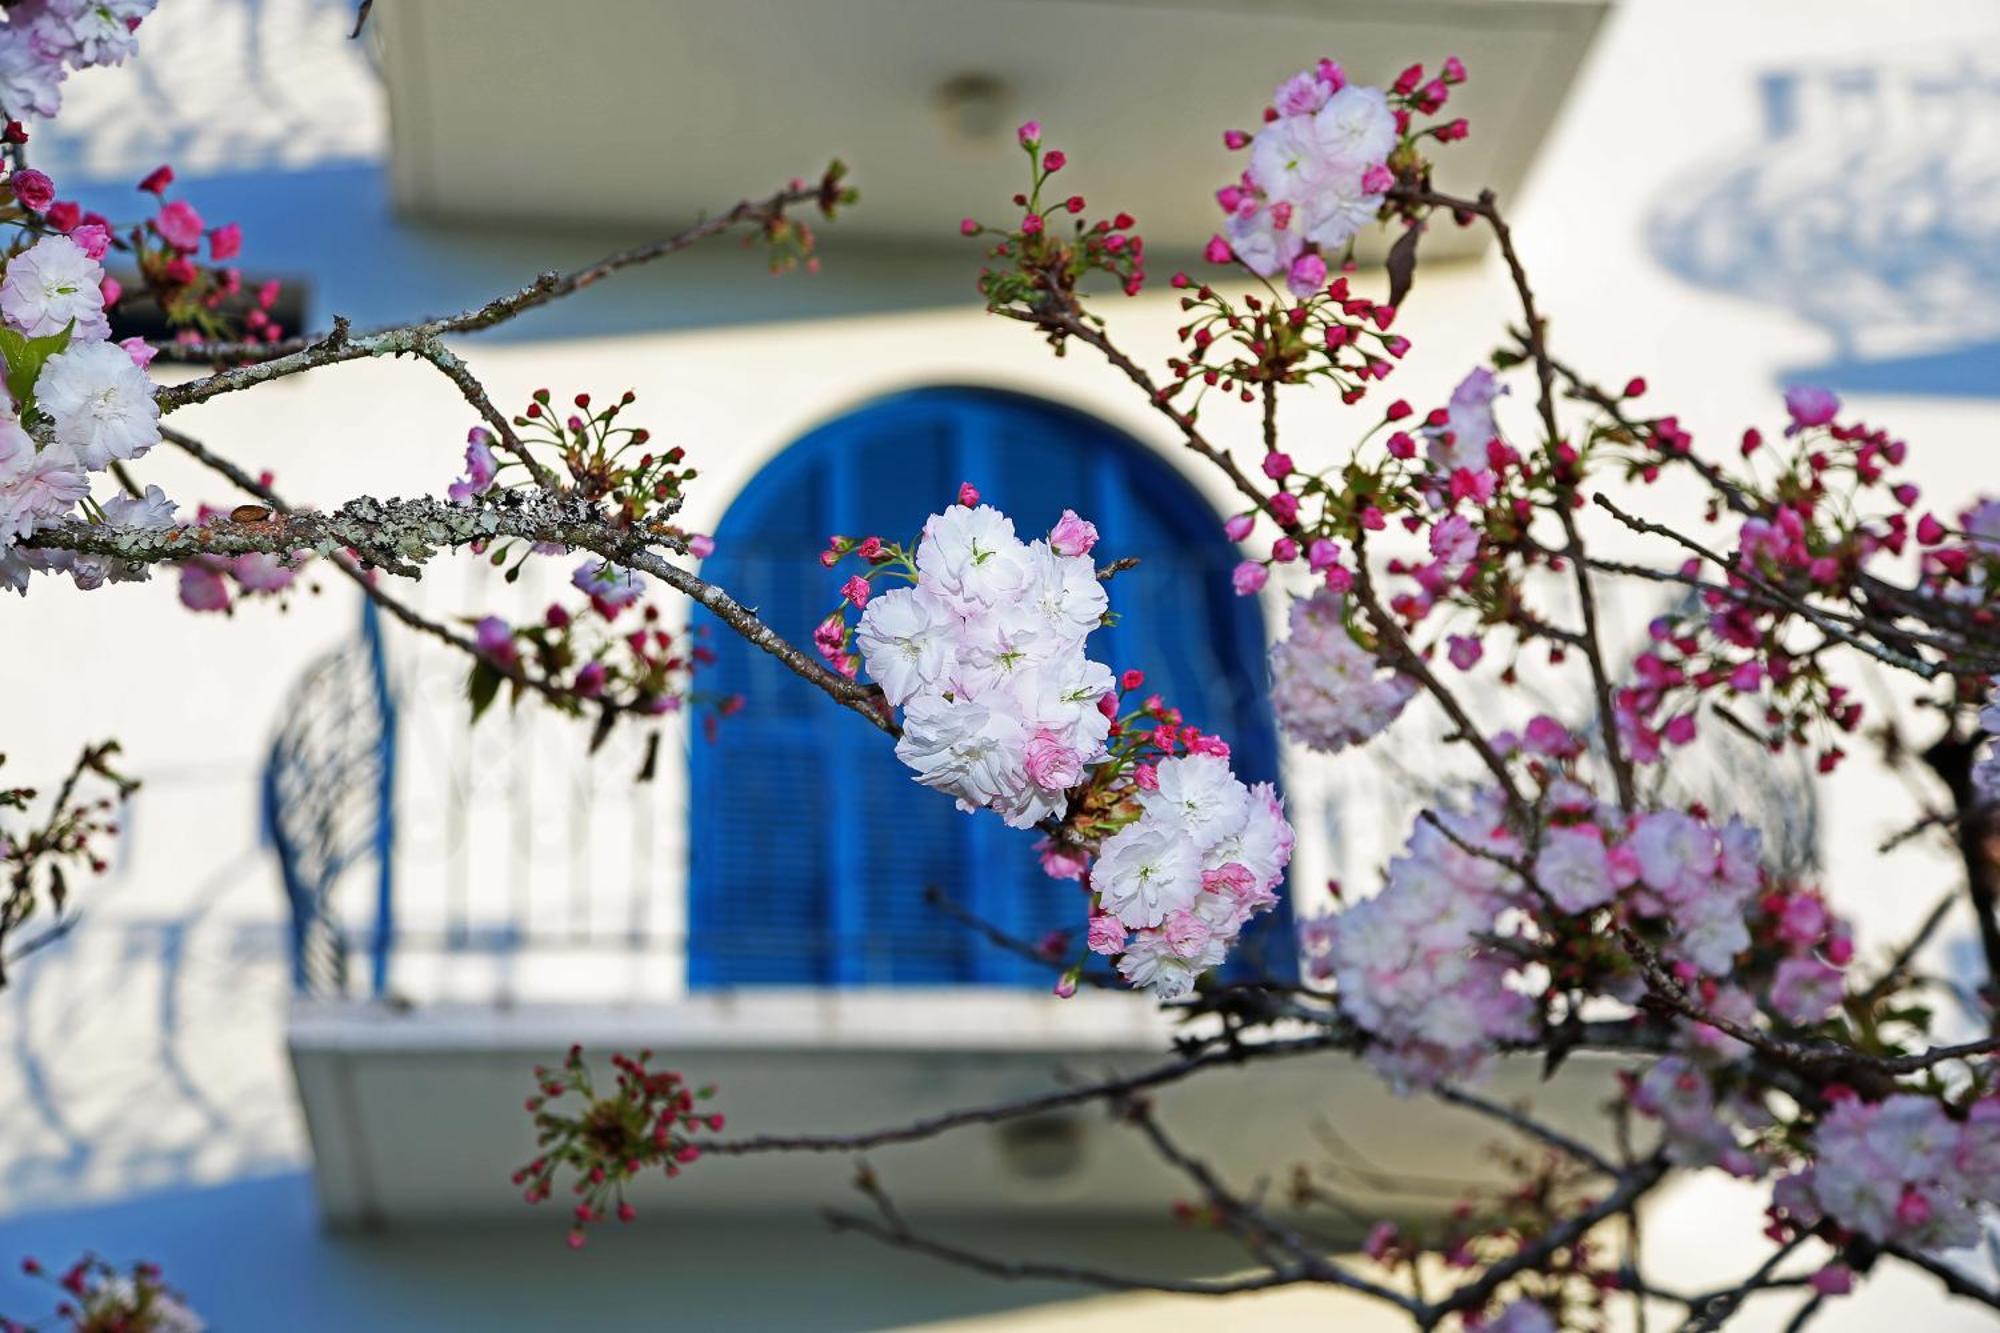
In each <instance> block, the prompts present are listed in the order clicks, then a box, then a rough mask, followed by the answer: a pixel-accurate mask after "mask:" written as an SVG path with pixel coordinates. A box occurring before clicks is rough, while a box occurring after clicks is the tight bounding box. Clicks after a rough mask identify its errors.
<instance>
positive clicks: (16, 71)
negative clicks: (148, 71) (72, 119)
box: [0, 0, 159, 120]
mask: <svg viewBox="0 0 2000 1333" xmlns="http://www.w3.org/2000/svg"><path fill="white" fill-rule="evenodd" d="M158 3H159V0H27V3H24V4H17V5H10V6H8V8H7V19H6V22H5V23H4V24H0V109H4V111H5V112H6V114H7V115H9V116H11V117H13V118H14V119H16V120H24V119H26V118H28V117H30V116H41V117H48V116H53V115H55V114H56V112H57V111H58V110H60V109H61V107H62V84H63V80H65V79H67V78H68V77H69V75H70V72H71V71H72V70H81V69H89V68H91V67H93V66H97V65H122V64H124V63H125V59H126V57H128V56H130V55H132V54H133V52H135V51H137V50H138V48H139V36H138V29H139V23H140V21H141V20H142V19H144V18H145V17H146V16H147V15H148V14H151V13H152V12H153V8H154V6H155V5H156V4H158Z"/></svg>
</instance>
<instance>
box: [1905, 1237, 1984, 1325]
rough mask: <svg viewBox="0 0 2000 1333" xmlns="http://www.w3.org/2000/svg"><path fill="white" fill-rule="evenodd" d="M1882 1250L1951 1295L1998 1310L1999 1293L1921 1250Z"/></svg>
mask: <svg viewBox="0 0 2000 1333" xmlns="http://www.w3.org/2000/svg"><path fill="white" fill-rule="evenodd" d="M1882 1249H1883V1252H1884V1253H1885V1254H1893V1255H1894V1256H1896V1257H1897V1258H1898V1259H1901V1260H1902V1261H1903V1262H1904V1263H1906V1264H1909V1265H1911V1266H1912V1267H1914V1268H1921V1269H1923V1270H1924V1271H1925V1272H1926V1273H1929V1274H1930V1275H1931V1276H1932V1277H1934V1278H1936V1279H1937V1280H1938V1281H1940V1282H1942V1283H1943V1284H1944V1289H1945V1290H1946V1291H1948V1292H1950V1293H1951V1294H1952V1295H1954V1296H1963V1297H1965V1299H1967V1300H1969V1301H1978V1302H1979V1303H1980V1304H1981V1305H1985V1306H1990V1307H1991V1308H1993V1309H1995V1310H2000V1291H1995V1290H1993V1289H1992V1288H1991V1287H1985V1286H1981V1285H1980V1284H1979V1283H1977V1282H1974V1281H1973V1280H1972V1279H1971V1278H1969V1277H1967V1276H1966V1275H1965V1274H1963V1273H1961V1272H1959V1271H1958V1270H1957V1269H1956V1268H1953V1267H1952V1266H1951V1265H1950V1264H1948V1263H1946V1262H1944V1260H1942V1259H1933V1258H1931V1257H1930V1256H1929V1255H1927V1254H1925V1253H1923V1252H1922V1251H1921V1250H1912V1249H1908V1248H1906V1247H1904V1246H1901V1245H1885V1246H1883V1247H1882Z"/></svg>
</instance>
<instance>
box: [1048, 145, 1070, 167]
mask: <svg viewBox="0 0 2000 1333" xmlns="http://www.w3.org/2000/svg"><path fill="white" fill-rule="evenodd" d="M1068 163H1069V158H1068V156H1066V155H1065V154H1064V153H1063V151H1062V150H1061V149H1059V148H1051V149H1050V150H1049V151H1048V152H1046V153H1043V154H1042V170H1043V171H1061V170H1062V169H1063V167H1065V166H1066V165H1068Z"/></svg>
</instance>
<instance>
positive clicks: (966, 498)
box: [958, 481, 979, 509]
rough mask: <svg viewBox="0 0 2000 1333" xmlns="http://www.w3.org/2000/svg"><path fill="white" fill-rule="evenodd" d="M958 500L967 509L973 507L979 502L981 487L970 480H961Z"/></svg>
mask: <svg viewBox="0 0 2000 1333" xmlns="http://www.w3.org/2000/svg"><path fill="white" fill-rule="evenodd" d="M958 502H959V503H960V504H962V505H964V506H965V507H966V508H967V509H971V508H972V507H973V506H975V505H977V504H978V503H979V488H978V487H976V486H974V485H973V484H972V483H971V482H969V481H962V482H960V483H959V484H958Z"/></svg>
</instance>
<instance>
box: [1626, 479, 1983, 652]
mask: <svg viewBox="0 0 2000 1333" xmlns="http://www.w3.org/2000/svg"><path fill="white" fill-rule="evenodd" d="M1591 500H1592V502H1593V503H1595V504H1596V505H1597V507H1598V508H1599V509H1602V510H1604V511H1605V512H1607V513H1609V514H1610V515H1611V516H1612V517H1613V518H1616V519H1617V520H1618V521H1619V522H1620V523H1623V524H1624V525H1625V526H1626V527H1628V528H1630V529H1632V530H1633V531H1634V532H1640V533H1646V534H1648V535H1651V536H1655V537H1665V538H1666V539H1667V540H1669V541H1672V542H1674V543H1676V544H1678V545H1679V546H1681V547H1683V548H1684V549H1686V550H1688V551H1691V552H1693V553H1694V554H1696V555H1698V556H1700V557H1701V558H1702V559H1704V560H1708V561H1711V562H1713V563H1714V564H1715V565H1716V566H1717V567H1718V568H1720V569H1725V570H1728V571H1729V572H1730V574H1732V575H1733V576H1735V577H1736V578H1739V579H1742V580H1743V581H1744V582H1745V583H1747V584H1749V585H1750V586H1751V587H1753V588H1756V589H1757V590H1758V591H1760V592H1762V593H1763V594H1764V595H1765V596H1767V597H1769V598H1771V599H1772V600H1773V601H1775V602H1776V603H1778V604H1779V605H1780V606H1783V607H1785V608H1786V609H1787V610H1790V611H1792V612H1794V613H1796V614H1798V615H1800V616H1803V617H1804V618H1805V619H1807V620H1809V621H1811V622H1812V624H1813V625H1814V627H1816V628H1817V629H1818V630H1819V631H1820V632H1821V633H1823V634H1825V635H1827V636H1828V637H1830V638H1834V639H1838V640H1839V641H1840V642H1842V643H1844V644H1846V645H1847V646H1848V647H1850V648H1853V649H1856V650H1858V651H1860V652H1863V653H1866V654H1868V656H1870V657H1873V658H1875V659H1876V660H1877V661H1881V662H1886V663H1887V664H1888V665H1890V666H1893V667H1900V668H1901V669H1903V670H1904V671H1908V672H1910V673H1911V674H1912V675H1917V676H1921V677H1923V678H1924V679H1925V680H1931V679H1933V678H1935V677H1936V676H1937V675H1938V674H1939V673H1940V672H1942V671H1943V670H1944V668H1943V667H1941V666H1940V665H1938V664H1937V663H1935V662H1927V661H1925V660H1924V659H1922V658H1920V657H1911V656H1909V655H1908V654H1906V653H1900V652H1897V651H1896V650H1895V649H1893V648H1888V647H1884V646H1883V645H1881V644H1878V643H1871V642H1869V641H1868V640H1867V639H1864V638H1862V637H1861V636H1859V635H1858V634H1855V633H1853V632H1852V631H1850V630H1848V629H1847V628H1846V627H1844V626H1842V625H1841V624H1840V623H1839V622H1837V621H1834V620H1830V619H1828V618H1827V617H1826V616H1824V615H1822V614H1820V612H1819V610H1818V609H1817V608H1816V607H1814V606H1812V605H1811V604H1809V603H1807V602H1805V601H1802V600H1801V599H1799V598H1797V597H1794V596H1792V595H1791V594H1790V593H1788V592H1785V591H1784V590H1783V589H1781V588H1779V587H1777V586H1776V585H1774V584H1771V583H1768V582H1766V581H1764V580H1763V579H1760V578H1758V577H1757V576H1756V575H1754V574H1751V573H1750V572H1749V571H1747V570H1745V569H1744V568H1743V567H1742V566H1741V565H1740V564H1738V563H1736V562H1734V561H1731V560H1729V559H1727V558H1725V557H1724V556H1722V555H1720V554H1719V553H1717V552H1715V551H1712V550H1710V549H1709V548H1708V547H1706V546H1703V545H1702V544H1701V543H1700V542H1698V541H1696V540H1695V539H1694V538H1692V537H1689V536H1686V535H1684V534H1682V533H1679V532H1676V531H1675V530H1674V529H1672V528H1670V527H1668V526H1667V525H1666V524H1664V523H1654V522H1652V521H1651V520H1649V519H1643V518H1639V517H1636V516H1635V515H1632V514H1628V513H1626V512H1625V511H1624V510H1623V509H1620V508H1619V507H1618V506H1617V505H1616V504H1614V503H1613V502H1612V500H1611V499H1610V497H1608V496H1606V495H1605V494H1604V493H1603V492H1602V491H1599V492H1597V493H1596V494H1594V495H1592V496H1591Z"/></svg>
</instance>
